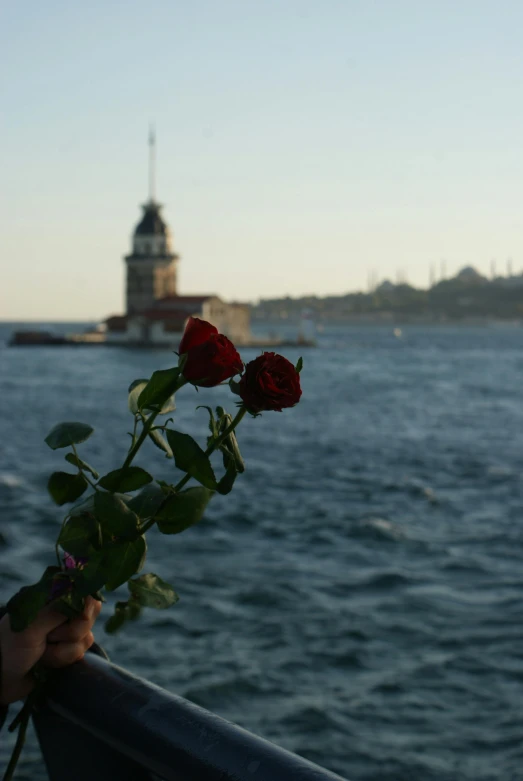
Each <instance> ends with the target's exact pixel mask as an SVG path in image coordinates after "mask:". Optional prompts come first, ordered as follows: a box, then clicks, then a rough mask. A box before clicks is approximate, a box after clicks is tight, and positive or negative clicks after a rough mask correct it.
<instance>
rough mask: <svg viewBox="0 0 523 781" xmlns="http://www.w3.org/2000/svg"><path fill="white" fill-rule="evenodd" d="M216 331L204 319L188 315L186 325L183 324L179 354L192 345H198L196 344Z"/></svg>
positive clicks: (216, 331) (186, 350)
mask: <svg viewBox="0 0 523 781" xmlns="http://www.w3.org/2000/svg"><path fill="white" fill-rule="evenodd" d="M217 333H218V329H217V328H216V327H215V326H214V325H211V324H210V323H208V322H207V321H206V320H200V319H199V318H198V317H190V318H189V319H188V320H187V325H186V326H185V331H184V332H183V336H182V341H181V342H180V346H179V348H178V352H179V353H180V355H183V354H184V353H186V352H188V351H189V350H190V349H191V348H192V347H198V345H200V344H202V343H203V342H206V341H207V340H208V339H209V337H211V336H212V335H213V334H217Z"/></svg>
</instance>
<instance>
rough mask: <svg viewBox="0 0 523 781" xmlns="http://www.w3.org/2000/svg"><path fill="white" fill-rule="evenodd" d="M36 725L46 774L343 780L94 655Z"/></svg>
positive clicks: (60, 687)
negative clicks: (46, 769)
mask: <svg viewBox="0 0 523 781" xmlns="http://www.w3.org/2000/svg"><path fill="white" fill-rule="evenodd" d="M35 726H36V730H37V733H38V737H39V740H40V745H41V747H42V752H43V755H44V758H45V760H46V764H47V768H48V772H49V778H50V780H51V781H65V780H66V779H67V780H68V781H69V779H70V778H75V781H84V779H85V781H93V779H94V778H96V779H97V781H106V779H107V781H109V779H110V780H111V781H120V779H121V781H147V780H148V779H151V778H152V777H154V776H159V777H160V778H161V779H164V781H344V780H343V779H342V778H341V777H340V776H338V775H336V774H334V773H331V772H330V771H328V770H325V769H323V768H321V767H319V766H318V765H314V764H313V763H312V762H309V761H308V760H306V759H303V758H302V757H299V756H297V755H296V754H292V753H291V752H289V751H286V750H285V749H282V748H279V747H278V746H276V745H274V744H273V743H269V742H268V741H266V740H264V739H263V738H260V737H258V736H256V735H253V734H252V733H250V732H247V731H246V730H244V729H242V728H241V727H238V726H236V725H235V724H231V723H230V722H228V721H225V719H222V718H220V717H219V716H216V715H215V714H213V713H210V712H209V711H206V710H204V709H203V708H200V707H199V706H197V705H194V704H193V703H191V702H189V701H187V700H184V699H183V698H182V697H178V696H175V695H173V694H169V693H168V692H166V691H164V690H163V689H160V688H159V687H157V686H154V685H153V684H151V683H149V682H147V681H144V680H142V679H141V678H137V677H136V676H134V675H132V674H131V673H129V672H127V671H126V670H123V669H121V668H120V667H116V666H115V665H113V664H111V663H110V662H107V661H106V660H105V659H102V658H99V657H97V656H95V655H94V654H88V655H87V656H86V658H85V659H84V660H83V661H82V662H80V663H78V664H76V665H74V666H73V667H70V668H68V669H67V670H64V671H63V674H62V675H60V677H59V681H58V682H57V685H56V686H54V687H53V692H52V694H51V696H50V698H49V700H48V702H47V704H46V706H45V707H44V708H42V709H41V710H40V711H39V712H38V713H37V714H36V715H35ZM151 774H153V775H151Z"/></svg>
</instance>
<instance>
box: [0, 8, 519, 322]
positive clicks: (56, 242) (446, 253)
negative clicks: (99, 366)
mask: <svg viewBox="0 0 523 781" xmlns="http://www.w3.org/2000/svg"><path fill="white" fill-rule="evenodd" d="M522 26H523V5H521V4H520V3H518V2H516V1H515V0H513V1H512V2H496V3H495V2H490V1H489V2H481V0H476V1H474V0H461V1H460V2H456V0H452V2H450V1H448V0H440V1H439V2H432V0H424V2H419V0H409V1H407V0H403V1H399V0H398V1H397V0H375V1H374V2H370V0H369V2H366V3H358V2H351V0H339V1H335V0H325V1H324V2H322V3H318V2H311V1H310V0H296V1H295V0H279V2H276V0H266V1H265V2H264V3H256V2H246V0H244V2H239V1H236V0H224V1H223V2H220V0H206V1H204V0H194V2H193V3H191V4H186V3H184V4H182V3H180V2H175V1H173V0H157V2H156V3H155V4H154V6H146V5H145V4H144V3H138V2H132V1H129V2H126V3H123V2H112V1H111V0H104V2H102V1H101V0H93V1H92V2H91V3H90V4H89V5H88V6H86V5H85V4H80V3H69V2H56V1H53V0H49V2H47V3H45V4H42V3H37V2H36V0H29V2H26V3H24V4H19V5H16V4H14V5H13V4H11V5H4V6H3V7H2V8H1V9H0V47H1V54H0V62H1V63H2V77H1V80H0V101H1V108H2V112H1V113H2V122H1V125H0V148H1V150H2V193H1V198H2V202H1V210H0V214H1V231H0V264H1V268H0V270H1V282H0V318H1V319H20V320H23V319H57V320H59V319H91V318H101V317H104V316H106V315H109V314H113V313H117V312H120V311H123V292H124V263H123V260H122V257H123V255H124V254H126V253H127V252H128V251H129V247H130V237H131V233H132V230H133V228H134V226H135V225H136V223H137V221H138V219H139V215H140V209H139V204H141V203H143V202H144V201H145V199H146V197H147V176H148V174H147V160H148V154H147V134H148V126H149V122H150V121H154V123H155V125H156V130H157V138H158V155H157V157H158V175H157V192H158V199H159V200H160V202H161V203H163V204H165V209H164V215H165V217H166V219H167V221H168V223H169V225H170V227H171V229H172V231H173V235H174V246H175V249H176V251H177V252H179V253H180V255H181V263H180V272H179V292H181V293H195V292H204V293H206V292H209V293H214V292H215V293H217V294H219V295H222V296H223V297H225V298H227V299H233V298H234V299H243V300H256V299H258V298H259V297H273V296H274V297H276V296H278V297H279V296H283V295H286V294H291V295H302V294H308V293H317V294H318V295H324V294H338V293H339V294H341V293H344V292H347V291H349V290H356V289H365V288H366V287H367V279H368V274H369V271H372V270H375V271H376V272H377V274H378V275H379V277H380V278H381V279H383V278H385V277H388V278H391V279H394V278H395V277H396V272H397V270H400V271H401V272H403V274H404V275H405V276H406V278H407V280H408V281H409V282H411V283H412V284H416V285H418V286H424V287H425V286H427V284H428V280H429V268H430V265H431V264H435V265H436V267H437V269H438V273H439V267H440V261H441V259H442V258H444V259H445V261H446V270H447V274H448V275H451V274H454V273H455V272H456V271H457V270H458V269H459V268H460V267H461V266H463V265H468V264H472V265H474V266H476V267H477V268H478V269H479V270H480V271H482V272H483V273H485V274H489V272H490V265H491V260H492V258H496V260H497V268H498V271H502V272H504V271H505V264H506V260H507V258H508V257H511V258H512V259H513V267H514V271H515V272H518V273H519V272H520V271H521V270H522V269H523V230H522V219H521V215H522V214H523V176H522V174H523V151H522V142H521V138H522V137H523V109H522V107H521V99H520V95H521V87H522V85H523V57H522V54H521V42H520V37H521V34H520V31H521V29H522Z"/></svg>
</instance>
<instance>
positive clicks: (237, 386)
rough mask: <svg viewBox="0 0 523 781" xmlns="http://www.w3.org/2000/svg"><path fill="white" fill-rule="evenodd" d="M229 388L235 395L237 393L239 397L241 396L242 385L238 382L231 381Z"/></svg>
mask: <svg viewBox="0 0 523 781" xmlns="http://www.w3.org/2000/svg"><path fill="white" fill-rule="evenodd" d="M229 388H230V389H231V390H232V392H233V393H235V394H236V395H237V396H239V395H240V383H239V382H237V381H236V380H233V379H230V380H229Z"/></svg>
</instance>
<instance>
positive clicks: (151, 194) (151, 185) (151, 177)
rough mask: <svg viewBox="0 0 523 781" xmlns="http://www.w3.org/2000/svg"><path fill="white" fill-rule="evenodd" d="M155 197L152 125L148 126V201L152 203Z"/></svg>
mask: <svg viewBox="0 0 523 781" xmlns="http://www.w3.org/2000/svg"><path fill="white" fill-rule="evenodd" d="M155 196H156V133H155V131H154V125H153V124H152V122H151V124H150V126H149V200H150V201H151V202H153V201H154V200H155Z"/></svg>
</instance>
